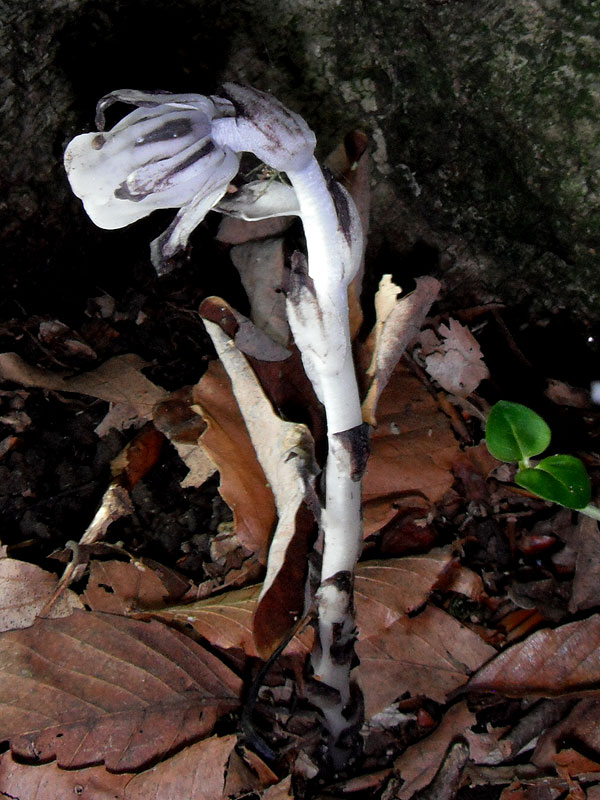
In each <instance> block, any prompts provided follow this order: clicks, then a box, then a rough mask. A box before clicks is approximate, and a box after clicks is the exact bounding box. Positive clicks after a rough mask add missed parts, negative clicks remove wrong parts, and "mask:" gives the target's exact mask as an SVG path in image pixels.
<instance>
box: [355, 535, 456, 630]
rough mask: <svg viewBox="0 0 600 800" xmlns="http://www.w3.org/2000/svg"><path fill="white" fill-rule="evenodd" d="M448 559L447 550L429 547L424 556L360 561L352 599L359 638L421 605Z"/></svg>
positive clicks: (382, 628) (445, 567)
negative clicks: (430, 548)
mask: <svg viewBox="0 0 600 800" xmlns="http://www.w3.org/2000/svg"><path fill="white" fill-rule="evenodd" d="M451 561H452V554H451V553H450V551H449V550H432V551H431V552H429V553H428V554H427V555H423V556H407V557H405V558H393V559H389V560H387V561H366V562H363V563H362V564H359V565H358V567H357V569H356V580H355V584H354V600H355V604H356V617H357V624H358V629H359V631H360V633H359V635H360V636H361V638H367V637H369V638H370V637H372V636H378V635H380V634H382V633H383V632H384V631H385V629H386V628H389V627H390V625H392V624H393V623H394V622H396V621H397V620H398V619H399V618H400V617H401V616H403V615H404V614H408V613H409V612H410V611H414V610H415V609H417V608H419V606H421V605H423V603H424V602H425V601H426V600H427V598H428V596H429V594H430V592H431V590H432V589H433V587H434V586H435V584H436V583H437V581H438V580H439V578H440V576H441V575H442V574H443V573H444V571H445V570H446V569H447V568H448V566H449V565H450V563H451Z"/></svg>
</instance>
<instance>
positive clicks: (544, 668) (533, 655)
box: [467, 614, 600, 697]
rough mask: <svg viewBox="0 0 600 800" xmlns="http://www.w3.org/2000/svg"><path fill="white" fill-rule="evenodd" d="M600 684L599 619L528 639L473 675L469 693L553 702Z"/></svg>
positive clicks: (564, 626) (562, 627) (539, 633)
mask: <svg viewBox="0 0 600 800" xmlns="http://www.w3.org/2000/svg"><path fill="white" fill-rule="evenodd" d="M599 681H600V615H598V614H594V615H593V616H591V617H589V618H588V619H584V620H579V621H578V622H570V623H568V624H566V625H561V626H560V627H558V628H554V629H553V630H549V629H544V630H541V631H536V632H535V633H533V634H531V636H528V637H527V639H525V641H523V642H520V643H519V644H515V645H513V646H512V647H509V648H508V649H507V650H504V651H503V652H502V653H500V654H499V655H497V656H496V658H494V659H493V660H492V661H490V662H489V664H486V665H485V666H484V667H482V669H480V670H479V672H477V674H476V675H474V676H473V677H472V678H471V680H470V681H469V684H468V686H467V689H468V690H472V691H482V692H499V693H501V694H505V695H507V696H509V697H525V696H528V695H533V696H542V697H554V696H557V695H561V694H569V693H573V692H582V691H586V690H588V689H591V688H594V687H595V686H597V685H598V682H599Z"/></svg>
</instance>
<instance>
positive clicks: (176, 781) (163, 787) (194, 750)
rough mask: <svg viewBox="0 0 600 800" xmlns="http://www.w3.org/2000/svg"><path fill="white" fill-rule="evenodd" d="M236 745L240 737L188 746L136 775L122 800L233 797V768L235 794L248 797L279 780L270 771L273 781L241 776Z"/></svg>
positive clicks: (217, 798)
mask: <svg viewBox="0 0 600 800" xmlns="http://www.w3.org/2000/svg"><path fill="white" fill-rule="evenodd" d="M236 744H237V736H234V735H231V736H223V737H218V736H213V737H211V738H210V739H205V740H204V741H202V742H198V743H197V744H194V745H192V746H191V747H186V748H185V749H183V750H182V751H181V752H179V753H177V754H176V755H174V756H173V757H172V758H169V759H167V760H166V761H162V762H161V763H159V764H157V765H156V766H155V767H153V768H152V769H149V770H146V771H145V772H142V773H141V774H140V775H135V776H134V777H133V778H132V779H131V780H130V782H129V783H128V784H127V790H126V793H125V797H124V798H123V800H149V798H160V800H223V798H226V797H229V796H230V794H231V792H229V790H228V788H229V787H228V778H229V772H230V769H233V770H236V775H238V776H239V778H240V780H238V781H237V787H235V788H236V789H237V791H235V794H236V795H237V794H239V795H244V794H249V793H250V792H252V791H254V790H256V789H260V788H263V787H264V786H268V785H269V783H273V782H274V781H275V780H276V778H275V776H274V775H273V773H271V772H270V770H269V771H268V772H269V773H270V774H271V776H272V778H271V780H270V781H267V782H263V781H261V779H260V777H258V776H256V775H253V774H252V773H251V772H250V770H246V771H245V772H244V773H241V772H240V770H239V767H238V765H239V760H238V756H237V755H236V753H235V750H234V748H235V746H236ZM263 766H265V765H263ZM266 769H267V768H266V766H265V770H266ZM267 774H268V773H267Z"/></svg>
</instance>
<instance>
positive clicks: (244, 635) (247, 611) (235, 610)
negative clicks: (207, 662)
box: [153, 585, 312, 658]
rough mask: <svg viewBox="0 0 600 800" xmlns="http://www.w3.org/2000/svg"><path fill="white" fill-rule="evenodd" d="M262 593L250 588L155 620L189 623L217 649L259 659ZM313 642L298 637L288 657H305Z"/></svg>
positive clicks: (164, 612)
mask: <svg viewBox="0 0 600 800" xmlns="http://www.w3.org/2000/svg"><path fill="white" fill-rule="evenodd" d="M261 589H262V586H261V585H258V586H248V587H246V588H245V589H237V590H235V591H231V592H226V593H225V594H219V595H215V596H214V597H209V598H207V599H206V600H199V601H198V602H196V603H190V604H188V605H180V606H169V608H165V609H164V610H162V611H159V612H157V613H155V614H153V616H157V617H162V618H163V619H168V620H171V621H174V622H178V623H179V624H185V623H188V624H189V625H192V627H193V628H194V630H195V631H196V632H197V633H199V634H200V635H201V636H203V637H204V638H205V639H207V640H208V641H209V642H210V643H211V644H212V645H214V646H215V647H221V648H223V649H224V650H229V649H231V648H235V649H240V650H243V651H244V652H245V653H246V655H248V656H250V657H254V658H256V657H257V656H258V651H257V649H256V645H255V643H254V637H253V625H252V620H253V617H254V613H255V611H256V606H257V603H258V598H259V595H260V592H261ZM311 638H312V637H311V636H307V633H304V634H302V635H301V636H300V637H298V636H294V638H293V639H292V641H291V642H290V643H289V645H288V646H287V648H286V653H287V654H288V655H290V654H292V653H298V654H300V655H302V656H305V655H306V654H307V653H308V652H309V651H310V643H311Z"/></svg>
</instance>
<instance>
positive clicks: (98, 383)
mask: <svg viewBox="0 0 600 800" xmlns="http://www.w3.org/2000/svg"><path fill="white" fill-rule="evenodd" d="M145 366H147V364H146V362H145V361H144V360H143V359H141V358H140V357H139V356H136V355H132V354H128V355H122V356H115V357H114V358H111V359H109V360H108V361H106V362H105V363H104V364H102V365H101V366H99V367H98V369H95V370H93V371H92V372H85V373H83V374H81V375H77V376H75V377H74V378H64V377H62V376H60V375H57V374H55V373H52V372H48V371H47V370H44V369H39V368H38V367H31V366H29V364H27V363H25V361H23V359H22V358H21V357H20V356H18V355H16V353H2V354H0V380H4V381H13V382H14V383H19V384H21V386H35V387H37V388H41V389H54V390H56V391H59V392H76V393H77V394H87V395H89V396H90V397H97V398H98V399H100V400H105V401H107V402H109V403H120V404H123V405H125V406H127V407H129V408H130V409H132V412H133V417H134V419H135V420H136V421H140V420H143V421H148V420H150V419H151V417H152V409H153V407H154V405H155V404H156V403H158V402H159V400H162V399H163V398H164V397H165V396H166V394H167V393H166V391H165V390H164V389H161V388H160V387H159V386H156V385H155V384H154V383H152V381H150V380H148V378H146V377H145V376H144V375H143V374H142V372H141V370H142V369H143V367H145Z"/></svg>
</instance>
